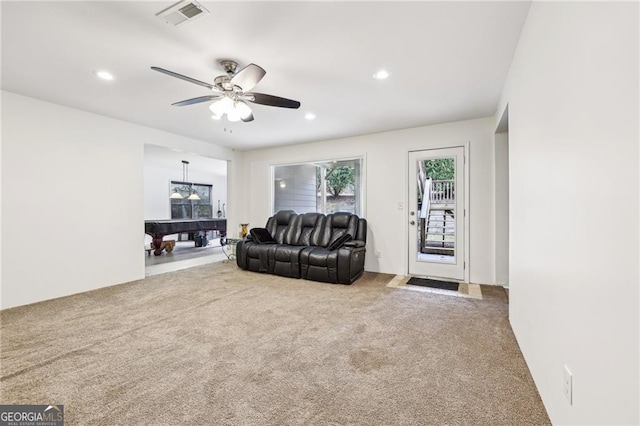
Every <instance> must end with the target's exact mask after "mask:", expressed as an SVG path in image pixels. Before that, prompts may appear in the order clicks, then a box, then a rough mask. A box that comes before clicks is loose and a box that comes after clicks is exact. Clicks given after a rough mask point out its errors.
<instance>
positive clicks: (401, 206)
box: [398, 201, 404, 210]
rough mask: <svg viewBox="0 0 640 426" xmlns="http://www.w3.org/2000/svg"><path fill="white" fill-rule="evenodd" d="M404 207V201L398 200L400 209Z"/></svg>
mask: <svg viewBox="0 0 640 426" xmlns="http://www.w3.org/2000/svg"><path fill="white" fill-rule="evenodd" d="M402 209H404V204H403V203H402V201H398V210H402Z"/></svg>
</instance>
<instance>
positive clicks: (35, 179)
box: [1, 91, 235, 308]
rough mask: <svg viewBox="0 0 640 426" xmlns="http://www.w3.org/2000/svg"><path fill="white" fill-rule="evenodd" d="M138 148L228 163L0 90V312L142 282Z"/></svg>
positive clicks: (178, 142)
mask: <svg viewBox="0 0 640 426" xmlns="http://www.w3.org/2000/svg"><path fill="white" fill-rule="evenodd" d="M145 143H155V144H160V145H163V146H167V147H174V148H178V149H183V150H188V151H191V152H199V153H201V154H203V155H208V156H212V157H213V156H217V157H218V158H220V159H224V160H234V159H235V154H234V153H233V152H232V151H231V150H228V149H224V148H220V147H217V146H215V145H212V144H209V143H205V142H201V141H197V140H193V139H188V138H183V137H180V136H177V135H172V134H170V133H166V132H161V131H157V130H153V129H150V128H147V127H143V126H138V125H134V124H131V123H126V122H123V121H119V120H114V119H110V118H106V117H102V116H99V115H95V114H91V113H87V112H83V111H79V110H75V109H71V108H67V107H63V106H59V105H55V104H51V103H48V102H43V101H40V100H36V99H33V98H29V97H24V96H20V95H16V94H14V93H10V92H6V91H3V92H2V163H1V164H2V170H1V171H2V197H3V198H2V238H1V239H2V244H3V248H4V250H3V251H2V258H1V263H2V282H1V289H2V291H1V294H2V301H1V306H2V308H8V307H12V306H18V305H23V304H27V303H33V302H37V301H41V300H46V299H51V298H55V297H60V296H65V295H69V294H73V293H78V292H82V291H87V290H92V289H95V288H99V287H104V286H108V285H113V284H119V283H124V282H129V281H133V280H137V279H140V278H143V277H144V251H143V250H142V248H141V247H142V245H143V242H144V233H143V229H144V228H143V221H144V196H143V190H144V189H143V186H144V180H143V146H144V144H145ZM233 162H234V161H231V162H230V163H233ZM7 247H10V248H11V249H10V250H7Z"/></svg>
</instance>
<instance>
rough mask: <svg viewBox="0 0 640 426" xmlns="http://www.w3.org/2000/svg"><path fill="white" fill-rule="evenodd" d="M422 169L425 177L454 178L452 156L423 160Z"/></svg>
mask: <svg viewBox="0 0 640 426" xmlns="http://www.w3.org/2000/svg"><path fill="white" fill-rule="evenodd" d="M424 170H425V173H426V175H427V177H428V178H430V179H432V180H452V179H455V161H454V159H453V158H438V159H437V160H424Z"/></svg>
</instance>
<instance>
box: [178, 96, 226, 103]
mask: <svg viewBox="0 0 640 426" xmlns="http://www.w3.org/2000/svg"><path fill="white" fill-rule="evenodd" d="M220 97H222V95H208V96H199V97H197V98H192V99H187V100H185V101H180V102H175V103H173V104H171V105H173V106H187V105H193V104H199V103H200V102H208V101H212V100H214V99H218V98H220Z"/></svg>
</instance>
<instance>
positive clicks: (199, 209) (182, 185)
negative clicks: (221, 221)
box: [170, 181, 213, 219]
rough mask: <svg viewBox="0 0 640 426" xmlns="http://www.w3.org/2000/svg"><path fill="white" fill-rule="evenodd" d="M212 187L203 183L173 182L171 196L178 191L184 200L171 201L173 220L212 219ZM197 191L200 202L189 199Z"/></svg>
mask: <svg viewBox="0 0 640 426" xmlns="http://www.w3.org/2000/svg"><path fill="white" fill-rule="evenodd" d="M211 188H212V186H211V185H205V184H201V183H187V182H177V181H171V192H170V193H171V194H173V193H174V192H175V191H176V190H177V191H178V192H179V193H180V194H181V195H182V199H180V198H178V199H173V198H172V199H171V200H170V201H171V219H200V218H203V219H211V218H212V217H213V207H212V204H211ZM192 191H195V192H196V194H198V197H200V200H189V199H187V198H188V197H189V195H191V192H192Z"/></svg>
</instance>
